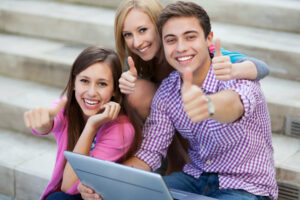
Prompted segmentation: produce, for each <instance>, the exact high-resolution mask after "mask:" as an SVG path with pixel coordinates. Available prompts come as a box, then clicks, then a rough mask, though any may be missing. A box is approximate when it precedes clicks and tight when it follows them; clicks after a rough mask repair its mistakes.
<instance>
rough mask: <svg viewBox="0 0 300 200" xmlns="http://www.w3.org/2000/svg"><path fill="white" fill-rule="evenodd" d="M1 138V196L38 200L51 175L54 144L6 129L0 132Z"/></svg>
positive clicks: (22, 199)
mask: <svg viewBox="0 0 300 200" xmlns="http://www.w3.org/2000/svg"><path fill="white" fill-rule="evenodd" d="M0 138H1V139H0V149H1V152H3V153H1V154H0V158H1V159H0V177H1V179H0V193H1V194H2V195H5V196H8V197H13V198H16V199H18V200H32V199H39V197H40V195H41V193H42V192H43V191H44V189H45V187H46V186H47V183H48V181H49V180H50V178H51V175H52V170H53V167H54V163H55V156H56V144H55V143H54V142H49V141H47V140H41V139H39V137H37V136H28V135H24V134H21V133H18V132H12V131H8V130H5V129H0Z"/></svg>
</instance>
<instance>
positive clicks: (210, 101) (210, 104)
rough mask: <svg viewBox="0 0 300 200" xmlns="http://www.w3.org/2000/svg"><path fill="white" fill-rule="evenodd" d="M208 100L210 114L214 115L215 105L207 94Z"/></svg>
mask: <svg viewBox="0 0 300 200" xmlns="http://www.w3.org/2000/svg"><path fill="white" fill-rule="evenodd" d="M206 101H207V105H208V112H209V116H210V117H212V116H213V115H214V114H215V107H214V104H213V102H212V100H211V98H210V97H208V96H206Z"/></svg>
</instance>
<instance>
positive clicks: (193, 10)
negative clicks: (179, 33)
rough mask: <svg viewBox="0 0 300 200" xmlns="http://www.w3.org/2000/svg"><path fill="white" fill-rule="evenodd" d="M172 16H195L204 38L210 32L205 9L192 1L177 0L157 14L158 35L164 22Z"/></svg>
mask: <svg viewBox="0 0 300 200" xmlns="http://www.w3.org/2000/svg"><path fill="white" fill-rule="evenodd" d="M173 17H196V18H197V19H198V20H199V23H200V26H201V27H202V29H203V31H204V35H205V38H207V36H208V34H209V33H210V32H211V25H210V19H209V16H208V14H207V13H206V11H205V10H204V9H203V8H202V7H201V6H199V5H198V4H195V3H193V2H183V1H177V2H176V3H171V4H169V5H167V6H166V7H165V8H164V9H163V10H162V11H161V12H160V13H159V16H158V21H157V27H158V31H159V34H160V36H162V28H163V26H164V24H165V23H166V22H167V21H168V20H169V19H171V18H173Z"/></svg>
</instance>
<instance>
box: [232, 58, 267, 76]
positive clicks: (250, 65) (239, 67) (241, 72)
mask: <svg viewBox="0 0 300 200" xmlns="http://www.w3.org/2000/svg"><path fill="white" fill-rule="evenodd" d="M269 72H270V69H269V66H268V65H267V64H266V63H265V62H263V61H261V60H258V59H256V58H251V57H243V58H240V59H238V60H237V61H236V62H235V63H234V64H233V65H232V73H233V78H235V79H248V80H255V81H259V80H260V79H263V78H264V77H266V76H267V75H268V74H269Z"/></svg>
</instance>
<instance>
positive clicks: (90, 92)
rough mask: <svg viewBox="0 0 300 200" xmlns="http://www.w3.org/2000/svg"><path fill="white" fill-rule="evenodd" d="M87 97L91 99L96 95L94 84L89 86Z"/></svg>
mask: <svg viewBox="0 0 300 200" xmlns="http://www.w3.org/2000/svg"><path fill="white" fill-rule="evenodd" d="M88 95H89V96H90V97H93V96H95V95H96V86H95V85H94V84H90V85H89V88H88Z"/></svg>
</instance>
